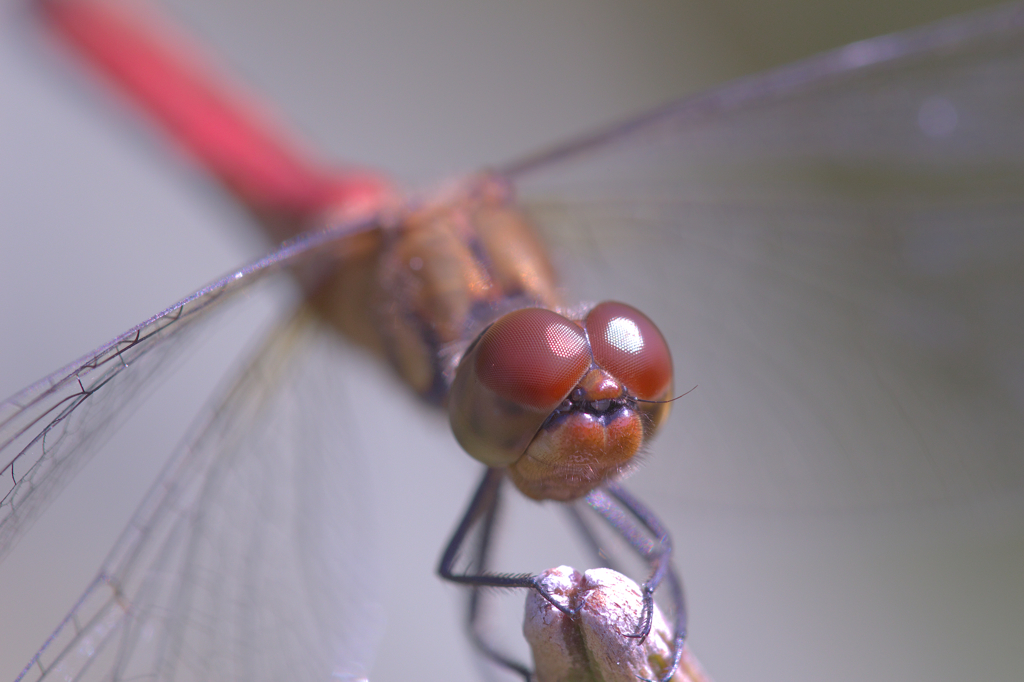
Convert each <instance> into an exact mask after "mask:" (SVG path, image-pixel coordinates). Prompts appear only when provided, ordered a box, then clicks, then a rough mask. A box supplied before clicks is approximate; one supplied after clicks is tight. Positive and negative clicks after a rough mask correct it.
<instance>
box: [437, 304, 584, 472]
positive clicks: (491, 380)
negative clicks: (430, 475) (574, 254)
mask: <svg viewBox="0 0 1024 682" xmlns="http://www.w3.org/2000/svg"><path fill="white" fill-rule="evenodd" d="M590 364H591V355H590V348H589V346H588V344H587V337H586V334H584V333H583V329H582V327H580V325H579V324H578V323H576V322H573V321H571V320H568V319H566V318H564V317H562V316H561V315H559V314H558V313H555V312H552V311H550V310H544V309H542V308H524V309H521V310H516V311H513V312H511V313H509V314H507V315H505V316H504V317H502V318H500V319H498V320H497V321H496V322H495V323H494V324H492V325H491V326H490V327H489V328H488V329H487V330H486V331H484V333H483V335H482V336H481V337H480V339H479V340H478V341H477V343H475V344H474V345H473V346H472V347H471V348H470V350H469V351H468V352H467V354H466V357H464V358H463V360H462V362H461V363H459V368H458V370H457V371H456V375H455V381H454V382H453V384H452V389H451V393H450V395H449V398H448V413H449V417H450V419H451V424H452V429H453V431H454V433H455V437H456V438H457V439H458V441H459V443H460V444H461V445H462V447H463V448H465V450H466V451H467V452H468V453H469V454H471V455H472V456H473V457H475V458H477V459H479V460H480V461H482V462H484V463H485V464H487V465H489V466H508V465H509V464H511V463H512V462H514V461H515V460H516V459H518V458H519V457H520V456H521V455H522V454H523V452H524V451H525V450H526V447H527V446H528V445H529V443H530V441H531V440H532V439H533V437H534V435H535V434H536V433H537V430H538V429H540V427H541V425H542V424H543V423H544V421H545V420H546V419H547V418H548V416H549V415H550V414H551V412H552V411H553V410H554V409H555V408H556V407H558V406H559V405H560V404H561V403H562V401H563V400H564V399H565V398H566V396H568V395H569V393H570V392H571V391H572V390H573V388H575V387H576V384H577V383H578V382H579V381H580V379H581V378H582V377H583V375H584V374H586V372H587V369H588V368H589V367H590Z"/></svg>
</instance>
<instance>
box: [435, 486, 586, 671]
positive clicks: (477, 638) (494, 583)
mask: <svg viewBox="0 0 1024 682" xmlns="http://www.w3.org/2000/svg"><path fill="white" fill-rule="evenodd" d="M504 479H505V472H504V471H503V470H501V469H492V468H488V469H487V471H486V472H485V473H484V477H483V480H481V482H480V485H479V486H478V488H477V490H476V493H474V495H473V499H472V501H471V502H470V503H469V508H468V509H466V513H465V514H464V515H463V517H462V520H461V521H460V522H459V526H458V528H456V529H455V533H454V534H453V535H452V538H451V540H450V541H449V542H448V546H447V547H446V548H445V551H444V554H443V556H442V557H441V562H440V564H439V565H438V568H437V572H438V575H440V576H441V577H442V578H444V579H445V580H450V581H452V582H455V583H459V584H460V585H468V586H469V587H470V588H471V592H470V597H469V608H468V610H467V614H466V615H467V617H466V625H467V628H468V631H469V637H470V641H472V642H473V645H474V646H475V647H476V648H477V650H478V651H480V653H481V654H483V655H484V656H485V657H487V658H488V659H490V660H492V661H494V662H495V663H497V664H498V665H501V666H503V667H505V668H508V669H509V670H512V671H513V672H515V673H517V674H519V675H522V677H523V679H525V680H529V679H531V676H532V671H531V670H530V668H529V667H527V666H525V665H523V664H522V663H520V662H518V661H516V660H513V659H512V658H510V657H508V656H506V655H505V654H503V653H501V652H500V651H498V650H497V649H496V648H495V647H494V646H492V645H491V644H490V642H488V641H487V639H486V638H485V637H484V635H483V632H482V631H481V629H480V622H481V620H482V618H481V600H482V597H483V588H486V587H499V588H501V587H506V588H517V587H519V588H532V589H536V590H538V592H540V593H541V594H542V595H543V596H544V598H545V599H547V600H548V601H549V602H551V603H552V604H553V605H555V606H556V607H557V608H559V609H560V610H563V611H564V610H565V607H564V606H561V605H559V604H558V603H557V602H556V601H555V600H554V598H553V597H552V596H551V595H550V594H548V593H547V591H546V590H544V589H543V588H542V587H541V586H540V584H539V583H538V580H537V577H536V576H533V575H530V574H499V573H491V572H489V570H488V565H489V558H490V557H489V554H490V548H491V546H492V542H491V540H492V538H493V534H494V527H495V520H496V519H497V515H498V501H499V492H500V489H501V483H502V481H503V480H504ZM477 524H481V527H480V532H479V533H478V534H477V536H476V540H475V542H474V547H473V553H472V557H471V559H470V561H469V569H468V570H467V572H465V573H456V572H455V563H456V561H457V560H458V558H459V554H460V552H461V550H462V548H463V547H464V546H465V545H466V543H467V540H468V538H469V535H470V532H471V531H472V530H473V528H474V527H475V526H476V525H477ZM570 615H572V614H570Z"/></svg>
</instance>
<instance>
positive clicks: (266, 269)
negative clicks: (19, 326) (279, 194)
mask: <svg viewBox="0 0 1024 682" xmlns="http://www.w3.org/2000/svg"><path fill="white" fill-rule="evenodd" d="M364 228H365V224H363V223H351V224H346V225H340V226H338V227H336V228H334V229H332V230H327V231H324V232H320V233H316V234H312V235H309V236H306V237H302V238H300V239H298V240H295V241H294V242H292V243H290V244H287V245H285V246H284V247H282V248H281V249H279V250H278V251H277V252H275V253H273V254H271V255H270V256H267V257H265V258H262V259H260V260H258V261H256V262H254V263H252V264H250V265H248V266H246V267H244V268H241V269H240V270H237V271H235V272H232V273H230V274H228V275H226V276H225V277H222V278H221V279H220V280H218V281H216V282H214V283H213V284H211V285H209V286H207V287H204V288H202V289H200V290H199V291H196V292H195V293H193V294H191V295H189V296H187V297H186V298H184V299H182V300H181V301H179V302H177V303H175V304H174V305H173V306H171V307H170V308H168V309H166V310H164V311H163V312H160V313H158V314H157V315H154V316H153V317H151V318H150V319H148V320H146V321H145V322H143V323H141V324H139V325H137V326H135V327H133V328H132V329H129V330H128V331H126V332H125V333H123V334H121V335H119V336H117V337H116V338H114V339H113V340H111V341H110V342H108V343H106V344H104V345H103V346H101V347H100V348H98V349H96V350H95V351H93V352H91V353H89V354H87V355H85V356H83V357H82V358H79V359H78V360H76V361H75V362H73V363H71V364H69V365H67V366H66V367H64V368H62V369H60V370H58V371H56V372H54V373H53V374H51V375H50V376H48V377H46V378H44V379H42V380H41V381H39V382H37V383H35V384H33V385H32V386H29V387H28V388H26V389H24V390H22V391H21V392H19V393H17V394H15V395H14V396H12V397H10V398H8V399H7V400H5V401H3V402H2V403H0V467H3V468H2V469H0V481H2V487H0V496H2V497H0V557H2V556H3V555H4V554H5V553H6V551H7V550H9V549H10V548H11V546H12V545H13V544H14V542H16V540H17V538H18V537H20V535H21V534H22V533H23V532H24V530H25V529H26V528H27V527H28V526H29V525H30V524H31V522H32V521H33V520H34V519H35V518H36V516H37V514H38V513H39V511H40V510H41V509H42V508H44V507H45V506H46V504H47V503H48V502H50V501H51V500H52V499H53V497H54V496H55V495H56V494H57V493H58V492H59V491H60V490H61V488H62V486H63V484H64V483H66V482H67V480H68V479H69V478H70V477H71V476H73V475H74V474H75V473H76V471H77V470H78V468H79V467H80V466H81V465H82V464H84V463H85V462H86V461H87V460H88V458H89V457H90V456H91V455H92V454H93V453H94V452H95V451H96V449H97V448H98V447H99V446H100V445H102V444H103V442H104V441H105V440H106V438H107V437H109V435H110V434H111V433H112V432H113V431H114V430H115V429H116V427H117V426H118V424H119V423H120V422H121V420H122V419H123V418H124V417H125V416H126V415H127V414H128V413H129V412H130V411H131V408H132V407H133V406H135V405H136V404H137V403H138V399H139V397H140V394H141V393H142V392H143V391H144V390H145V387H147V386H150V385H152V382H151V379H152V378H153V375H154V374H156V373H157V372H158V371H159V370H160V369H161V368H162V367H163V366H165V365H166V364H168V361H169V359H170V358H171V357H173V356H174V355H175V354H176V351H178V350H179V349H181V348H183V346H184V344H183V343H182V341H183V340H184V337H185V336H186V334H187V333H188V330H190V329H192V328H193V327H195V326H196V323H198V322H199V321H200V320H203V319H205V318H207V317H208V316H209V314H210V313H211V312H212V311H213V310H215V309H216V308H217V307H218V306H219V304H220V303H223V302H225V301H227V300H230V299H232V298H234V297H235V296H237V294H239V293H240V292H242V291H245V290H246V289H247V288H248V287H249V286H250V285H252V284H254V283H256V282H258V281H260V280H262V279H263V278H264V277H266V276H267V275H269V274H271V273H274V272H277V271H280V270H281V269H283V268H284V267H285V266H296V265H300V264H307V265H310V263H311V261H313V260H315V259H325V258H330V257H331V253H330V252H331V250H332V246H333V245H334V244H336V243H337V240H338V239H339V238H341V237H344V236H347V235H349V234H351V233H353V232H355V231H359V230H362V229H364Z"/></svg>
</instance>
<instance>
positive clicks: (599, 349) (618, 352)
mask: <svg viewBox="0 0 1024 682" xmlns="http://www.w3.org/2000/svg"><path fill="white" fill-rule="evenodd" d="M584 326H585V327H586V328H587V334H588V336H589V337H590V347H591V349H593V352H594V360H595V361H596V362H597V364H598V365H600V366H601V367H602V368H604V369H605V370H607V371H608V372H609V373H610V374H611V375H612V376H614V377H615V378H616V379H618V380H619V381H621V382H622V383H623V384H625V386H626V388H627V389H629V391H630V392H631V393H632V394H633V395H634V396H635V397H637V398H641V399H643V400H655V399H658V398H662V397H664V395H663V394H664V393H665V391H666V390H668V388H669V386H671V384H672V354H671V353H670V352H669V350H668V344H667V343H665V337H663V336H662V335H661V332H660V331H659V330H658V328H657V327H656V326H654V323H653V322H651V321H650V319H648V317H647V316H646V315H644V314H643V313H642V312H640V311H639V310H637V309H636V308H634V307H632V306H628V305H626V304H625V303H615V302H613V301H606V302H604V303H599V304H597V305H596V306H594V308H593V310H591V311H590V312H589V313H587V317H586V319H585V320H584Z"/></svg>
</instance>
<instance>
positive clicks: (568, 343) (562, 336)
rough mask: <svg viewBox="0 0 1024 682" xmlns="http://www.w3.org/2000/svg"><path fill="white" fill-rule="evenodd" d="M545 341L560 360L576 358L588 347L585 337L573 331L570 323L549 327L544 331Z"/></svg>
mask: <svg viewBox="0 0 1024 682" xmlns="http://www.w3.org/2000/svg"><path fill="white" fill-rule="evenodd" d="M544 339H545V341H547V343H548V348H550V349H551V352H552V353H554V354H555V355H557V356H558V357H560V358H574V357H576V356H577V355H579V354H580V352H581V351H582V350H583V347H584V346H585V345H586V342H585V341H584V340H583V335H582V334H580V333H579V332H578V331H576V330H575V329H573V328H572V327H571V326H570V324H569V323H566V324H551V325H548V326H547V327H546V328H545V329H544Z"/></svg>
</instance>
